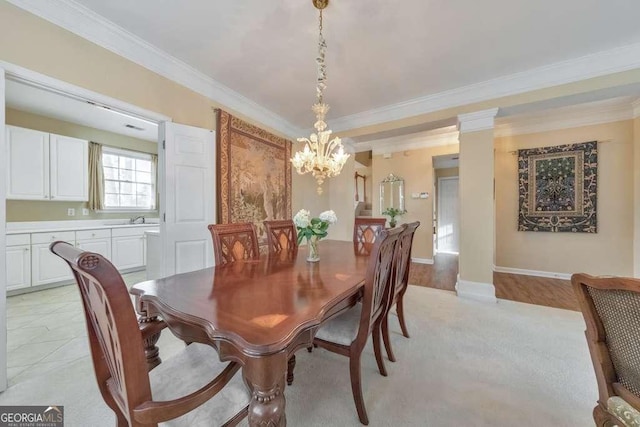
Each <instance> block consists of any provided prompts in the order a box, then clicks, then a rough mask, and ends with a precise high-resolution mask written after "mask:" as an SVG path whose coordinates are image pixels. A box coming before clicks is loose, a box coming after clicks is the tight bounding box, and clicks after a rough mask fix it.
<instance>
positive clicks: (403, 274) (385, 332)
mask: <svg viewBox="0 0 640 427" xmlns="http://www.w3.org/2000/svg"><path fill="white" fill-rule="evenodd" d="M419 226H420V221H416V222H412V223H410V224H406V228H405V229H404V231H403V232H402V234H400V237H399V238H398V243H397V250H398V251H399V255H398V262H397V264H396V266H395V271H394V274H395V277H394V280H393V283H394V284H393V287H392V291H391V293H390V297H389V305H388V307H387V311H386V312H385V314H384V320H383V321H382V340H383V342H384V348H385V349H386V350H387V357H388V358H389V360H390V361H392V362H395V361H396V357H395V355H394V354H393V350H392V348H391V339H390V337H389V313H390V312H391V309H392V308H393V305H394V304H395V305H396V312H397V313H398V320H399V322H400V329H402V335H404V336H405V337H407V338H409V331H407V324H406V322H405V320H404V294H405V293H406V292H407V286H408V285H409V268H410V267H411V247H412V246H413V236H414V234H415V232H416V229H417V228H418V227H419Z"/></svg>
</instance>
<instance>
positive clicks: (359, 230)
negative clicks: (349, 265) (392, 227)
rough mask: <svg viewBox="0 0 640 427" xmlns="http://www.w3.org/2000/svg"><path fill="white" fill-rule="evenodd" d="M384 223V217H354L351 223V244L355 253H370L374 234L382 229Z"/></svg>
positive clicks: (385, 221) (374, 237)
mask: <svg viewBox="0 0 640 427" xmlns="http://www.w3.org/2000/svg"><path fill="white" fill-rule="evenodd" d="M386 223H387V220H386V218H370V217H361V216H358V217H356V219H355V222H354V225H353V245H354V248H355V251H356V253H359V254H368V253H370V252H371V251H372V249H373V244H374V243H375V241H376V236H377V235H378V234H380V231H382V230H384V227H385V225H386Z"/></svg>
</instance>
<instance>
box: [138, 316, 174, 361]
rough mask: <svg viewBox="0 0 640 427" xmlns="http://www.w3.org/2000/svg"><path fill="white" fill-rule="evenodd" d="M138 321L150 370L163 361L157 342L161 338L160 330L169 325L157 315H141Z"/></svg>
mask: <svg viewBox="0 0 640 427" xmlns="http://www.w3.org/2000/svg"><path fill="white" fill-rule="evenodd" d="M138 322H139V324H140V332H142V340H143V343H144V355H145V356H146V357H147V369H148V370H149V371H150V370H152V369H153V368H155V367H156V366H158V365H159V364H160V363H161V362H162V360H161V359H160V349H159V348H158V347H157V346H156V343H157V342H158V340H159V339H160V332H162V330H163V329H164V328H165V327H166V326H167V325H166V324H165V323H164V322H163V321H162V320H159V319H158V318H157V317H155V316H154V317H146V316H140V317H139V318H138Z"/></svg>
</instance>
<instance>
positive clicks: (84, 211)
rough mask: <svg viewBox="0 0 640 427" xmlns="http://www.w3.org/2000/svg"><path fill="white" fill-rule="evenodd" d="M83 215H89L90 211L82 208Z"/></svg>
mask: <svg viewBox="0 0 640 427" xmlns="http://www.w3.org/2000/svg"><path fill="white" fill-rule="evenodd" d="M82 215H85V216H86V215H89V209H87V208H82Z"/></svg>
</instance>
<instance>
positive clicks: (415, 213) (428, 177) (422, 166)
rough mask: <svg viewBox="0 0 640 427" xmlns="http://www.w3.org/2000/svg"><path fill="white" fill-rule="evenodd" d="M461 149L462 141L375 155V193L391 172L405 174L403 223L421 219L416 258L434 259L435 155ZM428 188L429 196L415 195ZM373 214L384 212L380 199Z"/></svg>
mask: <svg viewBox="0 0 640 427" xmlns="http://www.w3.org/2000/svg"><path fill="white" fill-rule="evenodd" d="M457 152H458V144H453V145H446V146H441V147H430V148H422V149H419V150H410V151H405V152H397V153H393V154H392V157H391V158H390V159H385V158H383V157H382V156H381V155H375V156H373V163H372V180H371V181H372V183H371V185H372V186H373V193H374V194H377V193H376V192H377V191H378V188H379V186H380V181H382V180H383V179H384V177H385V176H387V175H389V174H390V173H394V174H396V175H398V176H400V177H401V178H404V195H405V199H404V200H405V209H406V210H407V213H406V214H405V215H403V216H402V217H401V218H400V220H399V223H405V222H413V221H420V227H419V228H418V230H416V235H415V237H414V240H413V253H412V256H413V257H414V258H422V259H433V226H432V224H433V194H432V193H433V177H434V173H433V159H432V158H433V157H434V156H440V155H443V154H452V153H457ZM422 192H428V193H429V198H428V199H412V198H411V193H422ZM373 215H374V216H380V203H378V202H377V201H376V202H374V203H373Z"/></svg>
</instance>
